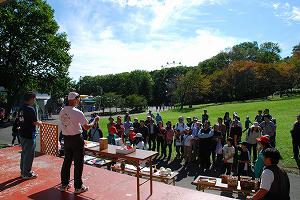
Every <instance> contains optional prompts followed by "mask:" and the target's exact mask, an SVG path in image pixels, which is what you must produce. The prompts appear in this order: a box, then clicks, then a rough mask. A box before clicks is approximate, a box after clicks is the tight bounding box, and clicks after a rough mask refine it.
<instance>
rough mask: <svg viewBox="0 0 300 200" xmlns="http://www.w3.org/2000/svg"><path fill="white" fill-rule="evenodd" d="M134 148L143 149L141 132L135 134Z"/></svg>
mask: <svg viewBox="0 0 300 200" xmlns="http://www.w3.org/2000/svg"><path fill="white" fill-rule="evenodd" d="M135 138H136V142H137V144H136V148H137V149H145V143H144V141H143V135H142V134H141V133H137V134H136V136H135Z"/></svg>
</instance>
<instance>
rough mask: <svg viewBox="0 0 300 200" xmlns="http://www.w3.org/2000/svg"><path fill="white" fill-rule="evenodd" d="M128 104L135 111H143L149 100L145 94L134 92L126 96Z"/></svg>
mask: <svg viewBox="0 0 300 200" xmlns="http://www.w3.org/2000/svg"><path fill="white" fill-rule="evenodd" d="M125 101H126V106H127V107H128V108H131V109H133V110H134V111H137V112H141V111H144V109H145V108H146V106H147V100H146V98H145V97H144V96H140V95H136V94H132V95H129V96H127V97H126V100H125Z"/></svg>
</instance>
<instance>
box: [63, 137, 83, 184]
mask: <svg viewBox="0 0 300 200" xmlns="http://www.w3.org/2000/svg"><path fill="white" fill-rule="evenodd" d="M64 147H65V158H64V162H63V165H62V168H61V184H62V185H63V186H66V185H68V184H69V182H70V168H71V164H72V160H74V187H75V189H80V188H81V187H82V171H83V162H84V140H83V136H82V135H81V134H78V135H75V136H64Z"/></svg>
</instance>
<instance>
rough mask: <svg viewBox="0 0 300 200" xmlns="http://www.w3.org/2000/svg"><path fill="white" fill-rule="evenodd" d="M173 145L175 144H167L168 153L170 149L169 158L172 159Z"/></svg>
mask: <svg viewBox="0 0 300 200" xmlns="http://www.w3.org/2000/svg"><path fill="white" fill-rule="evenodd" d="M172 145H173V142H171V143H167V144H166V151H167V147H168V150H169V154H168V157H169V158H171V155H172Z"/></svg>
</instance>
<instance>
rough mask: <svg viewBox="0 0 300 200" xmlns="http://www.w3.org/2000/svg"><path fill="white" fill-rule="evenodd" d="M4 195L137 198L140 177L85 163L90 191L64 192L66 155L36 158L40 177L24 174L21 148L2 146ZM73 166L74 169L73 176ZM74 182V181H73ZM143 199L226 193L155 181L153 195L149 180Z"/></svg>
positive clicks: (0, 187) (51, 199)
mask: <svg viewBox="0 0 300 200" xmlns="http://www.w3.org/2000/svg"><path fill="white" fill-rule="evenodd" d="M0 160H1V163H0V199H1V200H6V199H7V200H12V199H17V200H23V199H34V200H58V199H59V200H71V199H72V200H73V199H76V200H96V199H97V200H98V199H105V200H107V199H108V200H133V199H136V178H135V177H131V176H128V175H124V174H119V173H116V172H112V171H108V170H105V169H100V168H96V167H92V166H88V165H85V166H84V170H83V182H84V184H85V185H87V186H89V187H90V190H89V191H88V192H85V193H83V194H81V195H74V194H73V191H74V188H71V189H70V190H69V191H68V192H60V191H59V189H58V187H59V184H60V169H61V165H62V162H63V159H61V158H58V157H54V156H49V155H40V156H38V157H36V158H35V159H34V163H33V170H34V171H35V172H37V173H38V174H39V176H38V178H37V179H33V180H25V181H24V180H22V179H21V178H20V167H19V160H20V148H19V147H8V148H4V149H0ZM72 177H73V167H72V169H71V179H73V178H72ZM71 185H72V186H73V185H74V184H73V182H71ZM141 199H149V200H184V199H188V200H194V199H197V200H198V199H205V200H219V199H220V200H221V199H229V198H226V197H222V196H217V195H213V194H208V193H203V192H199V191H196V190H190V189H186V188H182V187H176V186H171V185H167V184H164V183H160V182H153V195H152V196H149V183H145V184H144V185H143V186H142V188H141Z"/></svg>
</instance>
